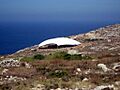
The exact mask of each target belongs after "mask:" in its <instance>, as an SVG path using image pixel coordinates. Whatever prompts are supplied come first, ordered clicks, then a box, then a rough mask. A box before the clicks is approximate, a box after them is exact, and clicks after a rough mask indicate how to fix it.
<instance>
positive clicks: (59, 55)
mask: <svg viewBox="0 0 120 90" xmlns="http://www.w3.org/2000/svg"><path fill="white" fill-rule="evenodd" d="M65 56H67V53H66V52H63V51H59V52H54V53H51V54H49V55H48V56H46V58H47V59H64V58H65Z"/></svg>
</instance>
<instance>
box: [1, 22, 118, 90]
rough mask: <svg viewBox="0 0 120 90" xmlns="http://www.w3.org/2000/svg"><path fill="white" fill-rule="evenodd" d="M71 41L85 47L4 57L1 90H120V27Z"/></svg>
mask: <svg viewBox="0 0 120 90" xmlns="http://www.w3.org/2000/svg"><path fill="white" fill-rule="evenodd" d="M69 37H70V38H72V39H75V40H78V41H80V42H81V45H79V46H75V47H67V48H56V49H39V47H38V45H35V46H33V47H29V48H26V49H23V50H20V51H18V52H16V53H14V54H11V55H6V56H0V60H1V61H0V89H1V90H120V24H115V25H109V26H106V27H102V28H99V29H96V30H92V31H91V32H88V33H84V34H79V35H73V36H69Z"/></svg>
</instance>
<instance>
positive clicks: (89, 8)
mask: <svg viewBox="0 0 120 90" xmlns="http://www.w3.org/2000/svg"><path fill="white" fill-rule="evenodd" d="M91 20H92V21H102V20H103V21H104V20H120V0H0V21H91Z"/></svg>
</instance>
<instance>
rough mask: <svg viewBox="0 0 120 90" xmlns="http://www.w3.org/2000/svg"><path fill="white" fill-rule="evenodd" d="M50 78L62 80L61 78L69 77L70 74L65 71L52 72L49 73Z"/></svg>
mask: <svg viewBox="0 0 120 90" xmlns="http://www.w3.org/2000/svg"><path fill="white" fill-rule="evenodd" d="M49 76H50V77H57V78H61V77H64V76H68V73H67V72H66V71H63V70H56V71H51V72H50V73H49Z"/></svg>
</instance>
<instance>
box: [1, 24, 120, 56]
mask: <svg viewBox="0 0 120 90" xmlns="http://www.w3.org/2000/svg"><path fill="white" fill-rule="evenodd" d="M115 23H119V22H82V23H81V22H36V23H35V22H24V23H22V22H17V23H15V22H14V23H13V22H12V23H5V22H4V23H0V55H3V54H11V53H14V52H16V51H17V50H20V49H23V48H26V47H29V46H32V45H35V44H39V43H40V42H41V41H43V40H45V39H48V38H52V37H58V36H70V35H74V34H80V33H85V32H88V31H90V30H93V29H96V28H99V27H102V26H106V25H109V24H115Z"/></svg>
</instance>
